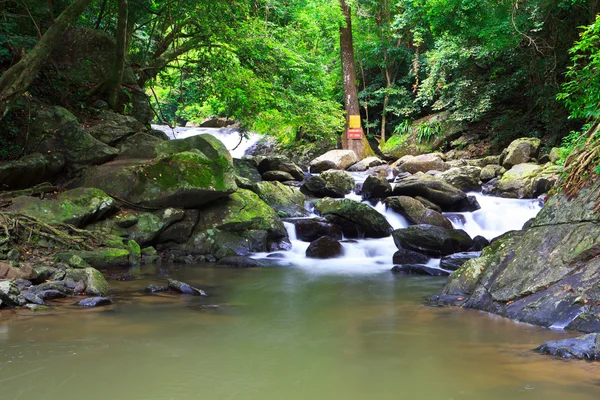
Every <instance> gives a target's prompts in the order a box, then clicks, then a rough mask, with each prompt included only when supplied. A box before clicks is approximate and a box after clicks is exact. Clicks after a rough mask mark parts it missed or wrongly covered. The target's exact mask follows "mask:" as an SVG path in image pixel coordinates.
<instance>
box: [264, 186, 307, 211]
mask: <svg viewBox="0 0 600 400" xmlns="http://www.w3.org/2000/svg"><path fill="white" fill-rule="evenodd" d="M256 194H258V197H260V199H261V200H262V201H264V202H265V203H267V204H268V205H269V206H271V207H272V208H273V209H274V210H275V211H276V212H277V214H278V215H279V216H280V217H282V218H290V217H304V216H306V215H308V212H307V211H306V209H305V208H304V202H305V201H306V197H305V196H304V194H302V193H301V192H300V190H298V189H297V188H295V187H292V186H286V185H284V184H282V183H280V182H258V183H257V184H256Z"/></svg>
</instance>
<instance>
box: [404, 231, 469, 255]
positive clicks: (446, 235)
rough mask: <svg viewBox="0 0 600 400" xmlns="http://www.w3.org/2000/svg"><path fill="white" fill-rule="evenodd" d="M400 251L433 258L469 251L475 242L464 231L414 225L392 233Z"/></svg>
mask: <svg viewBox="0 0 600 400" xmlns="http://www.w3.org/2000/svg"><path fill="white" fill-rule="evenodd" d="M392 237H393V238H394V243H395V244H396V247H398V249H405V250H411V251H415V252H418V253H422V254H425V255H428V256H431V257H443V256H447V255H449V254H453V253H458V252H462V251H467V250H468V249H469V248H470V247H471V246H472V245H473V240H472V239H471V238H470V237H469V235H468V234H467V233H466V232H465V231H463V230H462V229H446V228H440V227H439V226H434V225H413V226H409V227H408V228H404V229H397V230H395V231H394V232H392Z"/></svg>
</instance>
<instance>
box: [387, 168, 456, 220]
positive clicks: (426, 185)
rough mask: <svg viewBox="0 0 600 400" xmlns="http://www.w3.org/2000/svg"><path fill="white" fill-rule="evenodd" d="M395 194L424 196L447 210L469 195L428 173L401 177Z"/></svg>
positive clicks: (395, 187) (394, 191) (395, 188)
mask: <svg viewBox="0 0 600 400" xmlns="http://www.w3.org/2000/svg"><path fill="white" fill-rule="evenodd" d="M393 195H395V196H409V197H417V196H419V197H423V198H425V199H427V200H429V201H431V202H433V203H435V204H437V205H438V206H440V207H442V209H444V210H445V211H451V209H452V208H453V207H455V206H456V205H459V204H461V203H462V202H464V201H465V200H466V199H467V195H466V193H465V192H463V191H462V190H460V189H457V188H455V187H454V186H452V185H450V184H448V183H446V182H444V181H443V180H441V179H438V178H436V177H433V176H431V175H428V174H423V173H419V174H415V175H410V176H407V177H404V178H402V179H400V180H399V181H398V182H397V183H396V185H395V186H394V190H393Z"/></svg>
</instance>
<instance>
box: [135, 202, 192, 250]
mask: <svg viewBox="0 0 600 400" xmlns="http://www.w3.org/2000/svg"><path fill="white" fill-rule="evenodd" d="M199 218H200V211H199V210H185V213H184V215H183V218H181V219H180V220H178V221H176V222H174V223H172V224H171V225H169V226H167V227H166V228H164V230H162V231H161V232H160V233H159V234H158V236H157V237H156V238H155V239H154V240H153V242H154V243H157V244H161V243H179V244H182V243H186V242H187V241H188V240H189V239H190V237H191V235H192V232H193V231H194V227H195V226H196V224H197V223H198V219H199ZM152 255H154V254H152ZM146 260H147V258H146Z"/></svg>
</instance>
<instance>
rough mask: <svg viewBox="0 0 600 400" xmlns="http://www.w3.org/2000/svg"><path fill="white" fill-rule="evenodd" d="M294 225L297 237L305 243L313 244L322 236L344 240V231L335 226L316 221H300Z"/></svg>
mask: <svg viewBox="0 0 600 400" xmlns="http://www.w3.org/2000/svg"><path fill="white" fill-rule="evenodd" d="M292 223H293V224H294V225H295V227H296V237H297V238H298V240H302V241H303V242H312V241H315V240H317V239H318V238H320V237H322V236H329V237H331V238H333V239H336V240H342V229H341V228H340V227H339V226H337V225H335V224H331V223H329V222H325V221H318V220H314V219H300V220H295V221H293V222H292Z"/></svg>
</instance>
